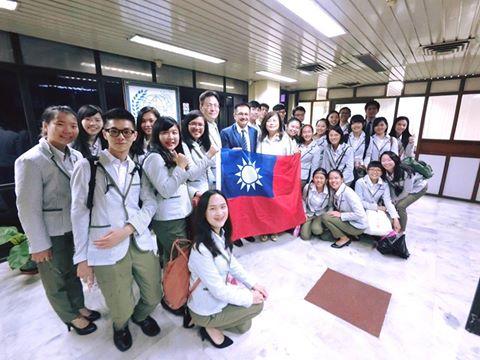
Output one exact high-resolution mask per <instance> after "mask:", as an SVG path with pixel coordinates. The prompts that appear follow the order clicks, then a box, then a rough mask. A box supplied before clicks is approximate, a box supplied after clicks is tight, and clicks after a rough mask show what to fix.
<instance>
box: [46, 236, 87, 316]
mask: <svg viewBox="0 0 480 360" xmlns="http://www.w3.org/2000/svg"><path fill="white" fill-rule="evenodd" d="M50 240H51V241H52V248H51V250H52V260H50V261H44V262H41V263H39V264H37V267H38V272H39V273H40V278H41V279H42V283H43V287H44V288H45V293H46V295H47V298H48V301H49V302H50V305H52V307H53V310H55V312H56V313H57V315H58V316H59V317H60V319H62V321H63V322H65V323H69V322H71V321H72V320H73V319H75V318H76V317H77V316H78V315H79V312H78V310H79V309H82V308H84V307H85V303H84V298H83V288H82V283H81V282H80V279H79V278H78V277H77V267H76V266H75V265H74V264H73V260H72V259H73V252H74V249H73V234H72V233H71V232H69V233H66V234H65V235H63V236H52V237H50Z"/></svg>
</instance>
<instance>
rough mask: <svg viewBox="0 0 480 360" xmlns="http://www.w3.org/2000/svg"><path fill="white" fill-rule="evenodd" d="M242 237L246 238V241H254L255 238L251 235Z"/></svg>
mask: <svg viewBox="0 0 480 360" xmlns="http://www.w3.org/2000/svg"><path fill="white" fill-rule="evenodd" d="M244 239H245V240H247V241H248V242H255V238H254V237H253V236H249V237H246V238H244Z"/></svg>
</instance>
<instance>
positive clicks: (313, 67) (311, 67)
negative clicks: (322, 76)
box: [297, 63, 327, 73]
mask: <svg viewBox="0 0 480 360" xmlns="http://www.w3.org/2000/svg"><path fill="white" fill-rule="evenodd" d="M297 70H300V71H306V72H313V73H319V72H322V71H324V70H327V68H326V67H325V66H323V65H320V64H318V63H313V64H305V65H300V66H298V67H297Z"/></svg>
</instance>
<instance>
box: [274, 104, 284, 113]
mask: <svg viewBox="0 0 480 360" xmlns="http://www.w3.org/2000/svg"><path fill="white" fill-rule="evenodd" d="M272 110H273V111H280V110H285V105H283V104H277V105H275V106H274V107H273V109H272Z"/></svg>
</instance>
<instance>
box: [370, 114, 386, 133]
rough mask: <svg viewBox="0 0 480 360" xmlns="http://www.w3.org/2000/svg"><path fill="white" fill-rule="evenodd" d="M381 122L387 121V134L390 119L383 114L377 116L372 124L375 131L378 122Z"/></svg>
mask: <svg viewBox="0 0 480 360" xmlns="http://www.w3.org/2000/svg"><path fill="white" fill-rule="evenodd" d="M381 122H383V123H385V125H386V126H387V128H386V129H385V134H387V132H388V121H387V119H385V118H384V117H383V116H380V117H377V118H375V120H373V124H372V129H373V132H374V133H375V127H376V126H377V125H378V124H380V123H381Z"/></svg>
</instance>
